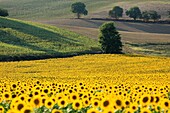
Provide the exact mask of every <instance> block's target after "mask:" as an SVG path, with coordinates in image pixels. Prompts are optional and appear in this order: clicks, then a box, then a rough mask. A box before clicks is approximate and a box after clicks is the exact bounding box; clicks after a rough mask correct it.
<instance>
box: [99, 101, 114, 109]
mask: <svg viewBox="0 0 170 113" xmlns="http://www.w3.org/2000/svg"><path fill="white" fill-rule="evenodd" d="M110 107H112V103H111V100H110V99H108V98H104V99H103V100H102V102H101V108H102V109H108V108H110Z"/></svg>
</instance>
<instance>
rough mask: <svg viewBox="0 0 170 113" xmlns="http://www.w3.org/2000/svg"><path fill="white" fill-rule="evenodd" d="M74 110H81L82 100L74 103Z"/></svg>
mask: <svg viewBox="0 0 170 113" xmlns="http://www.w3.org/2000/svg"><path fill="white" fill-rule="evenodd" d="M72 106H73V109H74V110H80V109H81V108H82V106H83V105H82V102H81V101H80V100H76V101H74V102H73V104H72Z"/></svg>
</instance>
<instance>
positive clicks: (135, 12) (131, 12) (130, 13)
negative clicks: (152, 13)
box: [126, 7, 142, 20]
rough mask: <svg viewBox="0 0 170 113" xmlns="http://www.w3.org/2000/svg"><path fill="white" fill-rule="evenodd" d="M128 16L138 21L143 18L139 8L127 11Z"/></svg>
mask: <svg viewBox="0 0 170 113" xmlns="http://www.w3.org/2000/svg"><path fill="white" fill-rule="evenodd" d="M126 15H127V16H129V17H130V18H133V19H134V20H136V19H137V18H141V15H142V14H141V11H140V9H139V7H132V8H130V9H129V10H127V11H126Z"/></svg>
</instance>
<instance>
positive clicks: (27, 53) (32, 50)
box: [0, 18, 98, 61]
mask: <svg viewBox="0 0 170 113" xmlns="http://www.w3.org/2000/svg"><path fill="white" fill-rule="evenodd" d="M96 48H97V49H98V43H97V41H94V40H92V39H89V38H87V37H84V36H81V35H78V34H76V33H73V32H69V31H67V30H64V29H59V28H57V27H53V26H48V25H43V24H38V23H32V22H24V21H20V20H16V19H10V18H0V61H3V60H23V59H40V58H48V57H65V56H72V55H77V54H80V53H91V52H94V51H96Z"/></svg>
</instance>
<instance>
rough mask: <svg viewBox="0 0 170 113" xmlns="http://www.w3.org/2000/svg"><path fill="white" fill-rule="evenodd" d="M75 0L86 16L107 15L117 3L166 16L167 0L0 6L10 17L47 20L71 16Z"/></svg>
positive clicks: (32, 1) (38, 1)
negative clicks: (84, 6) (80, 5)
mask: <svg viewBox="0 0 170 113" xmlns="http://www.w3.org/2000/svg"><path fill="white" fill-rule="evenodd" d="M76 1H81V2H84V3H85V4H86V5H87V9H88V10H89V15H88V16H87V17H108V15H107V14H108V10H110V9H111V8H112V7H113V6H115V5H119V6H121V7H123V8H124V9H125V10H127V9H128V8H129V7H132V6H139V7H140V8H141V9H142V10H156V11H158V13H159V14H161V15H162V17H163V18H167V15H168V14H167V11H169V10H170V7H169V5H170V2H169V0H149V1H148V0H121V1H120V0H93V2H92V1H91V0H0V7H1V8H5V9H8V10H9V13H10V17H12V18H18V19H25V20H49V19H56V18H73V17H74V14H72V13H71V11H70V6H71V4H72V3H74V2H76Z"/></svg>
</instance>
